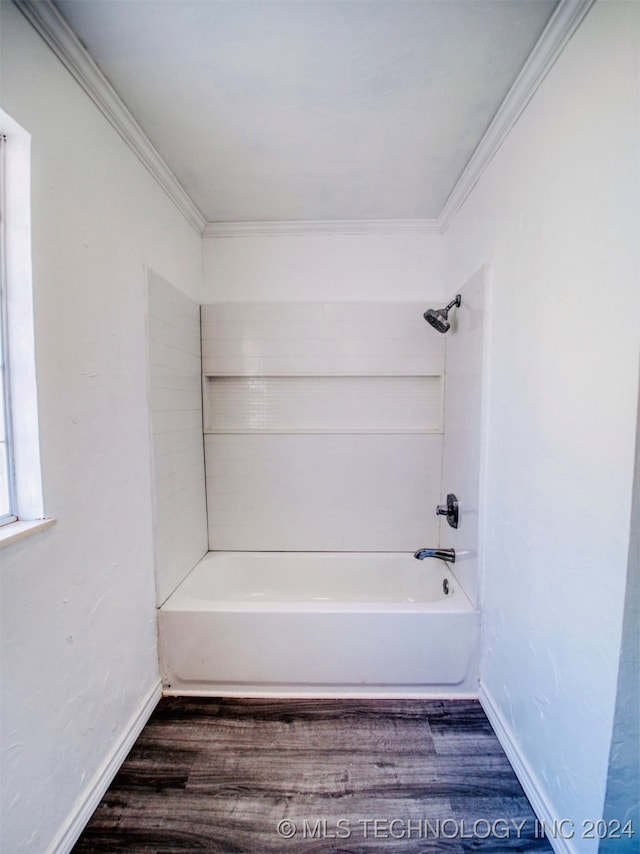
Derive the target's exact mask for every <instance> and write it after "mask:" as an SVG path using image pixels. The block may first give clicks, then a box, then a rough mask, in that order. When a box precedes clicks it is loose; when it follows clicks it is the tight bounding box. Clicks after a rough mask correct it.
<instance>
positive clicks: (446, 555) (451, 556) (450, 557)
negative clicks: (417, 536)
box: [414, 549, 456, 563]
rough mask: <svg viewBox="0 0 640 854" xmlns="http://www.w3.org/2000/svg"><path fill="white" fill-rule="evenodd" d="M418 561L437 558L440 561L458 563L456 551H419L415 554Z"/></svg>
mask: <svg viewBox="0 0 640 854" xmlns="http://www.w3.org/2000/svg"><path fill="white" fill-rule="evenodd" d="M414 557H416V558H418V560H424V559H425V558H426V557H437V558H440V560H447V561H449V563H455V562H456V551H455V549H418V551H417V552H416V553H415V554H414Z"/></svg>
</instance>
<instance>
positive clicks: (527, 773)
mask: <svg viewBox="0 0 640 854" xmlns="http://www.w3.org/2000/svg"><path fill="white" fill-rule="evenodd" d="M478 698H479V700H480V705H481V706H482V708H483V709H484V711H485V714H486V716H487V717H488V718H489V722H490V723H491V726H492V727H493V729H494V731H495V733H496V735H497V736H498V741H499V742H500V744H501V745H502V749H503V750H504V752H505V753H506V754H507V759H508V760H509V762H510V763H511V765H512V766H513V770H514V771H515V773H516V777H517V778H518V780H519V781H520V785H521V786H522V788H523V789H524V792H525V794H526V796H527V798H529V802H530V803H531V806H532V807H533V811H534V812H535V814H536V816H537V818H538V820H539V821H540V823H542V822H544V823H545V825H546V826H547V827H553V822H554V819H555V821H559V818H558V816H556V815H555V813H554V811H553V809H552V807H551V804H550V803H549V799H548V796H547V794H546V792H545V790H544V787H543V786H542V784H541V783H540V780H539V779H538V776H537V774H536V773H535V771H534V770H533V768H532V767H531V765H530V764H529V762H528V761H527V759H526V758H525V757H524V756H523V755H522V752H521V750H520V746H519V744H518V742H517V740H516V738H515V735H514V733H513V730H512V729H511V727H510V726H509V724H508V723H507V721H506V720H505V719H504V716H503V715H502V712H500V710H499V709H498V705H497V703H495V702H494V700H493V698H492V697H491V694H490V693H489V692H488V691H487V689H486V688H485V686H484V685H483V684H482V682H481V683H480V687H479V691H478ZM547 839H548V842H549V844H550V845H551V847H552V848H553V850H554V851H555V854H578V852H577V850H576V848H575V846H574V845H573V842H572V840H570V839H565V838H563V837H561V836H560V835H558V836H557V837H556V838H553V837H551V836H548V837H547Z"/></svg>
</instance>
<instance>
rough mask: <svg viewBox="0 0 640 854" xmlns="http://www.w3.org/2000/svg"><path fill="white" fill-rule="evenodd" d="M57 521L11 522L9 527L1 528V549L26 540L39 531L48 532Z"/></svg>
mask: <svg viewBox="0 0 640 854" xmlns="http://www.w3.org/2000/svg"><path fill="white" fill-rule="evenodd" d="M56 521H57V520H56V519H36V520H34V521H32V522H9V524H8V525H3V526H2V528H0V548H3V547H4V546H9V545H11V543H17V542H18V540H24V539H26V538H27V537H30V536H32V535H33V534H37V533H38V532H39V531H44V530H46V528H51V526H52V525H55V524H56Z"/></svg>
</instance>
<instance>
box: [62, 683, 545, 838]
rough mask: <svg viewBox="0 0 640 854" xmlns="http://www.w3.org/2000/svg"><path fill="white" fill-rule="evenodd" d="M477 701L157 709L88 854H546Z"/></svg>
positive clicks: (210, 704)
mask: <svg viewBox="0 0 640 854" xmlns="http://www.w3.org/2000/svg"><path fill="white" fill-rule="evenodd" d="M536 828H537V826H536V821H535V815H534V813H533V812H532V810H531V807H530V805H529V803H528V801H527V799H526V797H525V795H524V793H523V791H522V789H521V787H520V784H519V783H518V781H517V779H516V776H515V774H514V773H513V770H512V768H511V766H510V765H509V762H508V760H507V758H506V756H505V754H504V752H503V750H502V748H501V747H500V744H499V742H498V740H497V738H496V736H495V734H494V733H493V730H492V729H491V726H490V724H489V721H488V720H487V718H486V716H485V714H484V712H483V711H482V708H481V707H480V704H479V703H478V702H477V701H473V700H391V701H390V700H303V699H299V700H271V699H261V700H237V699H196V698H165V699H163V700H162V701H161V702H160V704H159V705H158V707H157V709H156V711H155V712H154V714H153V716H152V717H151V719H150V720H149V723H148V724H147V726H146V727H145V729H144V730H143V732H142V734H141V735H140V737H139V739H138V740H137V742H136V744H135V745H134V747H133V749H132V750H131V753H130V754H129V756H128V757H127V759H126V761H125V763H124V764H123V766H122V768H121V769H120V771H119V773H118V775H117V776H116V778H115V779H114V781H113V783H112V785H111V787H110V788H109V790H108V792H107V793H106V795H105V797H104V798H103V800H102V802H101V803H100V805H99V806H98V808H97V809H96V811H95V813H94V815H93V817H92V818H91V821H90V822H89V824H88V825H87V827H86V828H85V830H84V832H83V834H82V836H81V837H80V839H79V840H78V842H77V844H76V846H75V848H74V854H86V852H92V854H93V852H106V851H109V852H131V854H138V852H139V854H142V852H144V854H156V852H157V854H160V852H162V854H168V852H176V854H177V852H184V851H205V852H220V854H222V852H224V854H232V852H235V854H238V853H240V854H268V852H279V854H281V852H292V854H293V852H296V854H298V852H311V854H317V852H327V851H337V852H345V854H348V853H350V854H359V852H373V851H380V852H389V854H392V853H393V854H395V852H401V854H413V852H440V851H441V852H447V854H463V852H470V851H483V852H487V854H498V852H502V851H505V852H528V851H536V852H540V851H546V852H549V851H551V850H552V849H551V847H550V845H549V843H548V842H547V841H546V840H545V839H544V838H541V839H538V838H536Z"/></svg>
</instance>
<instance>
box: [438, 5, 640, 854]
mask: <svg viewBox="0 0 640 854" xmlns="http://www.w3.org/2000/svg"><path fill="white" fill-rule="evenodd" d="M639 12H640V9H639V7H638V5H637V4H635V3H622V2H604V3H597V4H596V5H595V6H594V7H593V8H592V10H591V11H590V12H589V14H588V16H587V17H586V19H585V21H584V23H583V24H582V26H581V27H580V29H579V30H578V32H577V33H576V34H575V35H574V37H573V38H572V40H571V42H570V43H569V44H568V46H567V47H566V49H565V51H564V52H563V54H562V55H561V56H560V58H559V59H558V61H557V62H556V64H555V66H554V67H553V69H552V70H551V72H550V74H549V75H548V76H547V78H546V79H545V80H544V82H543V83H542V85H541V87H540V88H539V90H538V92H537V93H536V95H535V96H534V98H533V99H532V101H531V102H530V104H529V105H528V107H527V109H526V111H525V113H524V114H523V115H522V117H521V118H520V120H519V122H518V123H517V125H516V126H515V127H514V129H513V130H512V132H511V134H510V136H509V137H508V139H507V140H506V142H505V143H504V144H503V146H502V148H501V150H500V151H499V152H498V154H497V155H496V156H495V158H494V160H493V161H492V163H491V165H490V167H489V168H488V170H487V171H486V172H485V174H484V175H483V177H482V179H481V180H480V181H479V183H478V184H477V185H476V187H475V189H474V190H473V192H472V194H471V195H470V197H469V198H468V200H467V201H466V203H465V205H464V207H463V208H462V210H461V212H460V213H459V215H458V216H457V217H456V219H455V220H454V222H453V223H452V225H451V227H450V228H449V230H448V231H447V233H446V235H445V240H444V244H445V266H446V270H447V279H448V281H450V282H462V281H465V280H466V279H467V278H468V277H469V276H470V275H471V274H472V273H473V272H474V271H475V270H477V269H478V267H480V266H481V265H482V264H483V263H484V262H485V261H487V260H488V261H491V263H492V265H493V298H492V306H493V307H492V312H491V333H490V335H491V342H492V343H491V348H490V382H489V388H488V417H489V429H488V440H487V449H486V450H487V482H486V496H485V505H484V520H485V528H484V539H485V551H484V567H483V574H484V584H483V592H482V602H483V619H484V632H483V647H482V676H481V680H482V691H483V693H484V698H485V703H486V705H487V708H490V710H491V711H492V715H493V717H494V721H496V722H497V723H498V724H499V725H500V726H502V727H503V732H504V734H505V735H506V737H507V738H508V739H510V741H511V744H512V747H513V749H514V751H515V752H516V753H517V755H518V757H519V762H520V765H521V770H524V772H526V774H528V775H529V780H530V781H531V782H532V786H533V788H534V789H535V790H536V792H537V795H536V798H537V804H536V805H537V807H538V808H539V809H540V810H541V811H542V812H545V813H546V814H547V815H552V816H554V817H557V818H567V819H572V820H575V821H576V822H577V823H579V822H582V820H583V819H597V818H599V817H600V816H601V815H602V811H603V803H604V795H605V786H606V781H607V765H608V760H609V746H610V741H611V733H612V724H613V715H614V709H615V701H616V683H617V674H618V661H619V656H620V642H621V630H622V619H623V606H624V591H625V587H626V584H625V581H626V571H627V551H628V546H629V532H630V522H629V520H630V507H631V490H632V478H633V461H634V439H635V433H636V399H637V392H638V355H639V353H638V351H639V341H640V335H639V326H640V324H639V309H640V290H639V288H638V233H639V217H638V177H639V176H638V149H637V144H638V104H639V98H638V79H639V76H638V50H637V46H638V38H639V28H638V14H639ZM605 306H606V309H605V308H604V307H605ZM596 847H597V841H596V842H594V841H588V840H585V839H581V838H579V834H576V838H575V839H574V840H573V841H572V842H571V843H570V844H568V849H572V850H575V851H585V852H586V851H593V850H595V848H596Z"/></svg>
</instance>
